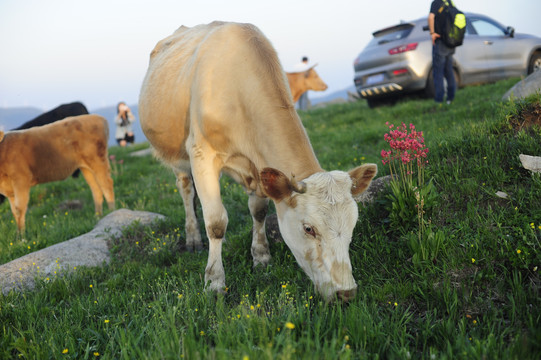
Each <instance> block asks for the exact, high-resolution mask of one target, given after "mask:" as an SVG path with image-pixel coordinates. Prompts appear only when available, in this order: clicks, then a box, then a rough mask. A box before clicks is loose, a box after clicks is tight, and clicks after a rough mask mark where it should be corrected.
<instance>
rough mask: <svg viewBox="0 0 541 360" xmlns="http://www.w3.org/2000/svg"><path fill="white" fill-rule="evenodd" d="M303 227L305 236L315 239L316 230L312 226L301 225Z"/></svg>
mask: <svg viewBox="0 0 541 360" xmlns="http://www.w3.org/2000/svg"><path fill="white" fill-rule="evenodd" d="M303 227H304V232H305V233H306V234H307V235H310V236H313V237H316V230H315V229H314V227H313V226H312V225H308V224H303Z"/></svg>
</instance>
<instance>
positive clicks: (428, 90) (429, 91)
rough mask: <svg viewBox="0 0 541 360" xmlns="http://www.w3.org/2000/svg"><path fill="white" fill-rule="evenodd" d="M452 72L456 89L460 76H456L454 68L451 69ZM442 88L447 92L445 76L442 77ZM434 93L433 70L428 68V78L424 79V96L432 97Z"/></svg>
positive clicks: (458, 85)
mask: <svg viewBox="0 0 541 360" xmlns="http://www.w3.org/2000/svg"><path fill="white" fill-rule="evenodd" d="M453 74H454V75H455V84H456V87H457V89H458V88H459V87H460V78H459V77H458V72H457V71H456V69H453ZM443 89H444V91H445V92H447V80H445V78H444V79H443ZM434 95H436V90H435V88H434V72H433V71H432V69H430V72H429V73H428V79H426V87H425V96H426V97H427V98H433V97H434Z"/></svg>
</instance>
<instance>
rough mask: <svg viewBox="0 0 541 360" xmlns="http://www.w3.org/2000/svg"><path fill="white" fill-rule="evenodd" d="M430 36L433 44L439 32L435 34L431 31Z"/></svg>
mask: <svg viewBox="0 0 541 360" xmlns="http://www.w3.org/2000/svg"><path fill="white" fill-rule="evenodd" d="M430 37H431V38H432V45H434V44H435V43H436V39H437V38H439V37H441V36H440V34H437V33H435V32H433V33H432V34H430Z"/></svg>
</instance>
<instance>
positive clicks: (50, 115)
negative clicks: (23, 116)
mask: <svg viewBox="0 0 541 360" xmlns="http://www.w3.org/2000/svg"><path fill="white" fill-rule="evenodd" d="M85 114H88V110H87V109H86V107H85V106H84V105H83V104H81V103H80V102H74V103H71V104H63V105H60V106H59V107H56V108H54V109H52V110H51V111H47V112H46V113H43V114H41V115H40V116H38V117H36V118H34V119H32V120H30V121H27V122H25V123H24V124H22V125H21V126H19V127H18V128H15V129H12V130H23V129H29V128H32V127H34V126H42V125H47V124H50V123H52V122H55V121H58V120H62V119H64V118H67V117H69V116H77V115H85Z"/></svg>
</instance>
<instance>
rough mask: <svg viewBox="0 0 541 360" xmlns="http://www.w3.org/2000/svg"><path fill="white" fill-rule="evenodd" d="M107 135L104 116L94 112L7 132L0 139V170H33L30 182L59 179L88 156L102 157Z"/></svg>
mask: <svg viewBox="0 0 541 360" xmlns="http://www.w3.org/2000/svg"><path fill="white" fill-rule="evenodd" d="M108 135H109V128H108V124H107V120H106V119H104V118H103V117H101V116H99V115H94V114H91V115H80V116H75V117H68V118H66V119H63V120H60V121H56V122H54V123H52V124H48V125H44V126H38V127H33V128H30V129H25V130H18V131H12V132H8V133H6V134H5V137H4V140H3V141H2V142H0V164H2V171H3V172H6V174H7V176H9V177H13V175H14V174H16V173H17V172H22V173H26V174H27V175H29V174H33V175H32V176H33V178H34V180H33V181H32V185H35V184H39V183H45V182H50V181H56V180H62V179H64V178H66V177H68V176H69V175H71V174H72V173H73V171H74V170H76V169H77V168H80V167H81V166H86V165H87V161H88V160H89V159H94V158H96V157H98V158H100V159H106V158H107V139H108Z"/></svg>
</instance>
